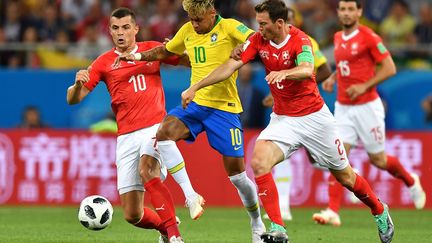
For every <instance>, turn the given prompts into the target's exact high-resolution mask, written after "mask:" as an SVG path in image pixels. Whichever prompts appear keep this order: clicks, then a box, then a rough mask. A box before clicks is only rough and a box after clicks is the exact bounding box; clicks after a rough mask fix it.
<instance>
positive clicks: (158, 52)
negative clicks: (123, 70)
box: [114, 46, 175, 66]
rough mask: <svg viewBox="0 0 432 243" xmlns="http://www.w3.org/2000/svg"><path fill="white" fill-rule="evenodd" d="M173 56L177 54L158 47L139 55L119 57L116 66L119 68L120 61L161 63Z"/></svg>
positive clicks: (163, 47)
mask: <svg viewBox="0 0 432 243" xmlns="http://www.w3.org/2000/svg"><path fill="white" fill-rule="evenodd" d="M172 55H175V54H174V53H171V52H169V51H168V50H167V49H166V48H165V46H157V47H154V48H152V49H150V50H147V51H143V52H139V53H134V54H129V53H127V54H122V55H121V56H119V57H117V59H116V60H115V62H114V66H117V65H118V64H119V63H120V61H160V60H163V59H165V58H168V57H170V56H172Z"/></svg>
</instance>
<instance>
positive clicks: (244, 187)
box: [229, 171, 264, 229]
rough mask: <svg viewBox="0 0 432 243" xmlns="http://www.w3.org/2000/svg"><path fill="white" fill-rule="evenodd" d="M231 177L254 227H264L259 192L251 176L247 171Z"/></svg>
mask: <svg viewBox="0 0 432 243" xmlns="http://www.w3.org/2000/svg"><path fill="white" fill-rule="evenodd" d="M229 179H230V181H231V183H232V184H233V185H234V186H235V187H236V188H237V192H238V194H239V196H240V199H241V201H242V202H243V205H244V207H245V208H246V210H247V211H248V214H249V217H250V218H251V225H252V228H253V229H256V228H262V226H263V225H264V223H263V222H262V219H261V215H260V206H259V203H258V194H257V190H256V187H255V184H254V183H253V182H252V181H251V179H249V177H247V175H246V171H243V172H242V173H240V174H237V175H233V176H230V177H229Z"/></svg>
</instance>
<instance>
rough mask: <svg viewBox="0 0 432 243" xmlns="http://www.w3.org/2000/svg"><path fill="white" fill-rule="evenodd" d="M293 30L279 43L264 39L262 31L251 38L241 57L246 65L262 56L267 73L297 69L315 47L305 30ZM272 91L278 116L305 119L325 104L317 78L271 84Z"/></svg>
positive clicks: (275, 111)
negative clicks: (301, 56) (301, 60)
mask: <svg viewBox="0 0 432 243" xmlns="http://www.w3.org/2000/svg"><path fill="white" fill-rule="evenodd" d="M290 28H291V29H290V32H289V34H288V36H287V37H286V39H285V40H284V41H283V42H282V43H280V44H275V43H274V42H272V41H269V40H265V39H264V38H263V36H262V35H261V33H259V32H257V33H255V34H254V35H252V36H251V37H250V38H249V40H248V41H247V42H246V43H245V50H244V52H243V53H242V57H241V59H242V61H243V63H247V62H249V61H250V60H252V59H253V58H254V57H255V55H256V54H259V56H260V58H261V60H262V62H263V63H264V66H265V70H266V73H267V74H268V73H270V72H271V71H280V70H286V69H291V68H294V67H295V66H297V63H296V62H297V56H298V55H299V54H300V53H302V52H304V51H309V52H310V51H311V50H312V44H311V42H310V40H309V38H308V36H307V35H306V34H305V33H304V32H303V31H301V30H299V29H297V28H295V27H294V26H291V27H290ZM270 91H271V93H272V95H273V98H274V106H273V111H274V113H276V114H278V115H287V116H305V115H308V114H311V113H313V112H316V111H319V110H320V109H321V108H322V107H323V105H324V100H323V98H322V97H321V95H320V93H319V91H318V86H317V84H316V82H315V75H314V77H313V78H309V79H304V80H288V79H284V80H282V81H281V82H278V83H274V84H272V85H270Z"/></svg>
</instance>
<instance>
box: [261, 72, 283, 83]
mask: <svg viewBox="0 0 432 243" xmlns="http://www.w3.org/2000/svg"><path fill="white" fill-rule="evenodd" d="M284 79H286V75H285V72H284V71H271V72H270V73H269V74H268V75H267V76H266V77H265V80H266V81H267V83H268V84H274V83H279V82H281V81H282V80H284Z"/></svg>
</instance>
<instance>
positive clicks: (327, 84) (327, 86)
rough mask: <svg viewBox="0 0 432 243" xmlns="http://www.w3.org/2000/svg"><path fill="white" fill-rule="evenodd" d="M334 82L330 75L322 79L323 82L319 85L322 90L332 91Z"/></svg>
mask: <svg viewBox="0 0 432 243" xmlns="http://www.w3.org/2000/svg"><path fill="white" fill-rule="evenodd" d="M335 82H336V80H334V79H333V78H331V76H330V77H329V78H327V79H326V80H324V82H322V84H321V87H322V89H323V90H324V91H326V92H329V93H331V92H333V89H334V84H335Z"/></svg>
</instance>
